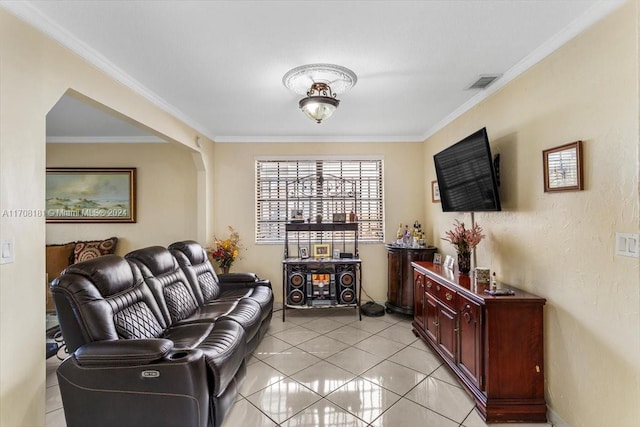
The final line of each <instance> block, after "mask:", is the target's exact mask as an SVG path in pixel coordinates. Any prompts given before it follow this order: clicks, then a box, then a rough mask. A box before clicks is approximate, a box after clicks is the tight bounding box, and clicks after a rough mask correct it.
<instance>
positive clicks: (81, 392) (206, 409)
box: [52, 248, 272, 427]
mask: <svg viewBox="0 0 640 427" xmlns="http://www.w3.org/2000/svg"><path fill="white" fill-rule="evenodd" d="M160 249H163V250H160ZM160 249H158V248H156V249H149V248H147V249H145V250H142V252H140V251H134V254H133V255H131V254H128V257H129V259H125V258H122V257H119V256H116V255H107V256H103V257H100V258H96V259H93V260H90V261H86V262H82V263H79V264H75V265H72V266H71V267H69V268H67V269H66V270H65V271H64V273H63V274H62V275H61V276H60V277H59V278H57V279H56V280H54V282H53V284H52V294H53V298H54V301H55V304H56V309H57V312H58V317H59V320H60V327H61V330H62V334H63V337H64V339H65V342H66V344H67V348H68V351H69V352H70V353H72V354H71V356H70V357H69V358H67V359H66V360H65V361H64V362H63V363H62V364H61V365H60V367H59V368H58V380H59V385H60V392H61V395H62V401H63V405H64V411H65V418H66V421H67V425H68V426H69V427H73V426H85V425H92V426H116V425H117V426H140V425H153V426H173V425H184V426H208V427H211V426H213V427H217V426H219V425H220V424H221V423H222V420H223V419H224V416H225V415H226V413H227V412H228V410H229V409H230V408H231V406H232V405H233V402H234V400H235V398H236V396H237V390H238V387H239V384H240V382H241V381H242V379H243V378H244V376H245V374H246V362H245V358H248V356H249V354H250V353H249V349H248V342H250V343H251V346H255V345H257V344H256V340H259V338H260V337H261V335H262V332H261V331H262V330H263V327H264V326H263V325H264V323H261V322H260V321H261V319H265V318H267V317H268V318H270V317H271V313H268V314H264V312H263V310H262V306H261V305H260V303H259V302H258V301H254V300H251V299H250V298H237V299H235V300H233V299H231V298H230V299H228V300H226V301H225V300H220V301H219V303H220V304H221V305H220V306H218V307H215V301H212V300H209V301H205V300H204V299H203V300H202V304H201V303H200V301H199V300H198V298H197V296H195V294H193V292H192V291H191V289H192V287H191V286H190V282H189V279H187V278H186V277H185V273H184V272H183V271H181V269H176V268H175V266H176V260H175V258H174V257H173V256H170V254H168V251H167V250H166V249H164V248H160ZM136 252H137V253H136ZM168 255H169V256H168ZM141 268H142V269H143V270H144V275H143V273H142V271H141ZM143 276H144V277H143ZM169 282H170V283H169ZM167 283H169V284H167ZM187 283H189V284H188V285H187V286H184V285H185V284H187ZM190 292H191V293H190ZM177 295H180V296H182V297H185V299H186V301H187V302H186V303H185V301H183V300H181V299H180V298H178V297H177ZM167 296H168V297H169V298H167ZM190 298H191V300H192V301H196V303H195V307H196V308H195V310H193V304H192V303H191V302H189V299H190ZM271 298H272V297H271ZM205 302H206V303H207V304H205ZM234 310H235V311H234ZM269 311H271V310H269ZM247 331H248V333H249V334H253V338H249V339H247V338H248V337H247Z"/></svg>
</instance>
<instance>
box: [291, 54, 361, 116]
mask: <svg viewBox="0 0 640 427" xmlns="http://www.w3.org/2000/svg"><path fill="white" fill-rule="evenodd" d="M357 81H358V78H357V77H356V74H355V73H354V72H353V71H351V70H350V69H348V68H345V67H341V66H340V65H333V64H309V65H301V66H300V67H296V68H293V69H291V70H289V71H287V73H286V74H285V75H284V77H282V84H284V85H285V87H287V88H288V89H290V90H292V91H293V92H295V93H298V94H301V95H306V97H305V98H302V99H301V100H300V102H299V103H298V105H299V107H300V109H301V110H302V111H303V112H304V113H305V114H306V115H307V117H309V118H310V119H311V120H315V121H316V123H321V122H322V121H323V120H324V119H328V118H329V117H331V115H332V114H333V112H334V111H336V108H338V105H340V101H339V100H338V99H337V98H336V95H337V94H339V93H342V92H345V91H347V90H349V89H351V88H352V87H353V86H354V85H355V84H356V82H357Z"/></svg>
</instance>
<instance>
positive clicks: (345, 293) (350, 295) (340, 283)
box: [336, 264, 356, 304]
mask: <svg viewBox="0 0 640 427" xmlns="http://www.w3.org/2000/svg"><path fill="white" fill-rule="evenodd" d="M336 276H337V280H336V282H337V288H338V302H339V303H340V304H355V302H356V286H355V284H356V270H355V266H354V265H350V264H344V265H342V264H341V265H337V266H336Z"/></svg>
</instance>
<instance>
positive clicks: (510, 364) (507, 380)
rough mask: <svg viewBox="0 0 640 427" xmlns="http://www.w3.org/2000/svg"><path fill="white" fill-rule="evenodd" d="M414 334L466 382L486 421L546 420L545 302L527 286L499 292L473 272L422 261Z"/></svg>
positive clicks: (416, 267)
mask: <svg viewBox="0 0 640 427" xmlns="http://www.w3.org/2000/svg"><path fill="white" fill-rule="evenodd" d="M412 266H413V268H414V273H413V274H414V292H415V295H414V304H415V309H414V321H413V332H414V334H415V335H416V336H418V337H420V338H422V339H423V340H424V341H425V342H426V343H427V344H429V345H430V346H431V347H432V348H433V349H434V350H435V351H436V352H437V353H438V354H439V355H440V357H441V358H442V359H443V360H444V362H445V363H446V364H447V365H448V366H449V367H450V368H451V370H452V371H453V373H454V374H455V375H456V376H457V377H458V379H459V380H460V381H461V382H462V384H464V386H465V387H466V388H467V390H468V391H469V392H470V393H471V395H472V396H473V398H474V400H475V402H476V409H477V410H478V412H479V413H480V415H481V416H482V418H483V419H484V420H485V421H486V422H545V421H546V419H547V418H546V413H547V406H546V402H545V399H544V347H543V342H544V341H543V308H544V304H545V302H546V300H545V299H544V298H540V297H537V296H535V295H532V294H529V293H526V292H524V291H521V290H519V289H515V288H511V287H510V289H513V290H514V291H515V295H509V296H491V295H488V294H486V293H485V292H484V290H485V289H486V287H483V286H480V287H476V286H474V284H473V280H472V279H470V277H469V276H464V275H459V274H458V273H457V272H451V271H450V270H447V269H444V268H443V267H441V266H440V265H436V264H432V263H430V262H414V263H412Z"/></svg>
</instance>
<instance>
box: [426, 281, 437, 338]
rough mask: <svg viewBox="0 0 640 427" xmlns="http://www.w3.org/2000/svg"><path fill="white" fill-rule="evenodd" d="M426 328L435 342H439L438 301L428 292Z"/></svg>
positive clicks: (428, 334)
mask: <svg viewBox="0 0 640 427" xmlns="http://www.w3.org/2000/svg"><path fill="white" fill-rule="evenodd" d="M424 297H425V298H424V303H425V304H424V330H425V332H426V333H427V336H428V337H429V338H430V339H431V340H432V341H433V342H434V343H437V342H438V301H437V300H436V299H435V298H434V297H433V296H432V295H431V294H429V293H428V292H425V294H424Z"/></svg>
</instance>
